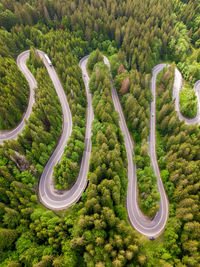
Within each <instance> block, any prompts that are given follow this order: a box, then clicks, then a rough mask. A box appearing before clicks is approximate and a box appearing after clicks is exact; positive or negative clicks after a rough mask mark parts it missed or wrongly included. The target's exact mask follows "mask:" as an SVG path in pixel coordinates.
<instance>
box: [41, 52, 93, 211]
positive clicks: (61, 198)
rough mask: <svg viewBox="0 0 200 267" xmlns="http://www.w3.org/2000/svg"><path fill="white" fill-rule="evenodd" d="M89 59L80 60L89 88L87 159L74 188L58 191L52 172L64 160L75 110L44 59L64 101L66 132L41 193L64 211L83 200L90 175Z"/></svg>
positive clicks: (45, 201)
mask: <svg viewBox="0 0 200 267" xmlns="http://www.w3.org/2000/svg"><path fill="white" fill-rule="evenodd" d="M87 60H88V56H86V57H84V58H83V59H82V60H81V61H80V62H79V66H80V68H81V69H82V73H83V80H84V83H85V88H86V95H87V122H86V133H85V151H84V152H83V158H82V161H81V166H80V172H79V175H78V178H77V180H76V182H75V184H74V185H73V187H72V188H71V189H70V190H63V191H60V190H56V189H55V187H54V185H53V180H52V175H53V168H54V166H55V165H56V164H57V163H58V162H59V160H60V159H61V157H62V155H63V152H64V148H65V146H66V142H67V140H68V138H69V136H70V134H71V129H72V118H71V112H70V109H69V106H68V102H67V98H66V96H65V93H64V90H63V89H62V85H61V84H60V81H59V79H58V76H57V74H56V72H55V70H54V68H53V67H50V66H49V65H48V63H47V62H46V60H44V62H45V65H46V68H47V70H48V72H49V75H50V77H51V79H52V81H53V84H54V86H55V88H56V91H57V94H58V97H59V99H60V101H61V105H62V109H63V122H64V125H63V132H62V136H61V138H60V140H59V143H58V145H57V147H56V149H55V151H54V152H53V154H52V156H51V158H50V159H49V161H48V163H47V164H46V166H45V169H44V171H43V173H42V176H41V178H40V182H39V188H38V195H39V198H40V201H41V202H42V204H43V205H45V206H46V207H48V208H50V209H54V210H61V209H65V208H68V207H70V206H71V205H73V204H74V203H75V202H77V201H78V200H79V198H80V197H81V195H82V193H83V191H84V190H85V188H86V186H87V174H88V171H89V158H90V154H91V150H92V145H91V135H92V133H91V125H92V121H93V119H94V114H93V108H92V95H91V94H90V93H89V76H88V74H87V69H86V66H87Z"/></svg>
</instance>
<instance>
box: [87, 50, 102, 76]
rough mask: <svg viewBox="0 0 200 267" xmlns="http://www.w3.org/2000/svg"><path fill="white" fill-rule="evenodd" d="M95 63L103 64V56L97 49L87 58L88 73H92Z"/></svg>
mask: <svg viewBox="0 0 200 267" xmlns="http://www.w3.org/2000/svg"><path fill="white" fill-rule="evenodd" d="M97 62H103V56H102V54H101V53H100V51H99V49H97V50H96V51H93V52H92V53H91V54H90V56H89V58H88V63H87V68H88V70H89V72H90V73H91V72H93V69H94V66H95V65H96V63H97Z"/></svg>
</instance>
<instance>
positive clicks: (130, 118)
mask: <svg viewBox="0 0 200 267" xmlns="http://www.w3.org/2000/svg"><path fill="white" fill-rule="evenodd" d="M0 27H1V28H0V134H1V132H3V130H10V129H13V128H15V127H16V126H17V125H18V123H19V122H20V121H21V120H22V119H23V115H24V113H25V112H26V108H27V105H28V101H29V86H28V83H27V81H26V79H25V77H24V75H23V74H22V73H21V72H20V70H19V68H18V66H17V64H16V63H15V62H16V60H17V56H18V55H19V54H20V53H21V52H23V51H25V50H29V49H30V58H29V60H28V61H27V66H28V68H29V69H30V71H31V72H32V74H33V75H34V77H35V79H36V81H37V88H35V104H34V106H33V110H32V114H31V116H30V118H29V119H28V120H27V121H26V125H25V127H24V129H23V132H22V134H21V135H19V136H18V138H17V139H16V140H9V141H6V142H4V143H3V144H0V266H2V267H6V266H9V267H14V266H15V267H18V266H19V267H20V266H27V267H29V266H34V267H39V266H40V267H42V266H54V267H61V266H69V267H72V266H74V267H75V266H83V267H84V266H89V267H93V266H94V267H103V266H106V267H110V266H114V267H121V266H129V267H132V266H147V267H149V266H165V267H171V266H177V267H185V266H189V267H190V266H191V267H196V266H200V200H199V198H200V179H199V176H200V167H199V166H200V128H199V126H198V125H197V124H193V125H186V124H185V122H184V121H180V119H179V117H178V115H177V112H176V110H175V101H174V98H173V83H174V79H175V74H174V73H175V69H176V68H178V69H179V71H180V72H181V74H182V76H183V84H182V89H181V91H180V110H181V113H182V114H183V115H184V116H186V117H187V118H193V117H195V116H196V114H197V113H198V112H197V109H198V108H197V96H196V94H195V92H194V89H193V87H194V84H195V82H196V81H197V80H200V0H144V1H140V0H126V1H123V0H85V1H84V0H57V1H53V0H35V1H32V0H27V1H25V0H18V1H15V0H0ZM37 49H39V50H42V51H44V52H45V53H46V54H47V55H48V56H49V58H50V59H51V61H52V64H53V66H54V67H55V70H56V72H57V74H58V76H59V79H60V81H61V84H62V86H63V89H64V92H65V94H66V97H67V100H68V103H69V107H70V110H71V113H72V121H73V127H72V133H71V136H70V138H69V140H68V142H67V144H66V147H65V150H64V154H63V156H62V158H61V161H60V162H59V163H58V164H57V165H56V166H55V167H54V172H53V182H54V186H55V189H56V190H58V191H59V190H60V192H62V190H66V189H70V188H72V186H73V185H74V183H75V182H76V179H77V177H78V174H79V171H80V165H81V159H82V157H83V154H84V149H85V143H84V138H85V134H86V128H85V127H86V122H87V112H86V110H87V98H86V91H85V86H84V81H83V78H82V73H81V69H80V67H79V65H78V64H79V60H80V59H81V58H82V57H84V56H85V55H89V54H90V56H89V59H88V64H87V70H88V73H89V76H90V83H89V88H90V93H91V94H92V96H93V100H92V101H93V103H92V105H93V109H94V120H93V123H92V153H91V157H90V164H89V173H88V184H87V188H86V189H85V191H84V193H83V194H82V196H81V198H80V200H79V201H78V202H77V203H75V204H74V205H72V206H71V207H70V208H68V209H66V210H55V211H53V210H50V209H47V208H45V207H44V206H43V205H42V204H41V203H40V201H39V198H38V184H39V180H40V176H41V174H42V172H43V170H44V167H45V165H46V164H47V162H48V160H49V158H50V156H51V154H52V153H53V151H54V150H55V147H56V145H57V143H58V140H59V138H60V136H61V134H62V108H61V103H60V101H59V98H58V96H57V94H56V90H55V88H54V86H53V83H52V81H51V79H50V77H49V74H48V72H47V70H46V68H45V66H44V64H43V62H42V60H41V59H40V57H39V56H38V53H37ZM103 55H106V56H107V57H108V59H109V61H110V66H111V68H110V69H109V68H108V67H107V66H106V65H105V64H104V60H103ZM158 63H167V64H169V66H168V67H166V68H164V70H163V71H162V72H161V73H160V74H159V75H158V78H157V82H156V91H157V98H156V114H154V115H155V116H156V118H155V119H156V153H157V160H158V165H159V169H160V173H161V178H162V181H163V183H164V188H165V191H166V194H167V197H168V200H169V218H168V221H167V224H166V227H165V229H164V230H163V232H162V234H161V235H160V236H159V237H157V238H155V240H149V239H148V238H147V237H145V236H143V235H141V234H139V233H138V232H137V231H136V230H135V229H134V228H133V227H132V225H131V224H130V222H129V218H128V213H127V209H126V204H127V203H126V195H127V187H128V178H127V165H128V162H127V157H126V149H125V144H124V136H123V134H122V132H121V130H120V122H119V115H118V113H117V112H116V111H115V108H114V104H113V100H112V95H111V89H112V86H113V85H114V86H115V87H116V89H117V92H118V95H119V98H120V102H121V105H122V108H123V112H124V116H125V119H126V123H127V126H128V129H129V131H130V134H131V138H132V142H133V144H134V162H135V164H136V166H137V179H138V204H139V207H140V209H141V211H142V212H143V214H144V215H145V216H146V217H147V218H150V219H151V218H154V216H155V215H156V213H157V211H158V210H159V201H160V194H159V192H158V186H157V182H156V181H157V178H156V176H155V174H154V171H153V167H152V166H151V160H150V156H149V143H148V142H149V133H150V126H149V125H150V116H151V110H150V103H151V101H152V93H151V90H150V88H151V77H152V71H153V68H154V67H155V66H156V65H157V64H158Z"/></svg>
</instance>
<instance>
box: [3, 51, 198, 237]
mask: <svg viewBox="0 0 200 267" xmlns="http://www.w3.org/2000/svg"><path fill="white" fill-rule="evenodd" d="M39 55H40V57H41V58H42V59H43V61H44V63H45V66H46V68H47V71H48V73H49V76H50V78H51V80H52V82H53V85H54V87H55V89H56V92H57V94H58V97H59V99H60V102H61V106H62V111H63V129H62V134H61V137H60V139H59V141H58V144H57V146H56V148H55V150H54V152H53V154H52V155H51V157H50V159H49V161H48V162H47V164H46V166H45V168H44V171H43V173H42V176H41V178H40V181H39V186H38V196H39V198H40V201H41V202H42V204H43V205H45V206H46V207H48V208H50V209H54V210H60V209H65V208H67V207H70V206H71V205H73V204H74V203H76V202H77V201H78V200H79V198H80V197H81V195H82V193H83V191H84V190H85V188H86V186H87V174H88V171H89V159H90V155H91V148H92V144H91V135H92V129H91V125H92V121H93V119H94V113H93V108H92V95H91V94H90V93H89V87H88V86H89V76H88V73H87V68H86V66H87V60H88V56H86V57H84V58H83V59H81V61H80V62H79V66H80V68H81V70H82V77H83V80H84V83H85V89H86V95H87V122H86V134H85V151H84V152H83V158H82V161H81V167H80V172H79V175H78V178H77V180H76V182H75V184H74V185H73V187H72V188H71V189H70V190H63V191H61V190H56V189H55V187H54V185H53V180H52V174H53V168H54V166H55V165H56V164H57V163H58V162H59V161H60V159H61V157H62V155H63V152H64V148H65V146H66V144H67V141H68V139H69V137H70V135H71V131H72V116H71V111H70V109H69V105H68V101H67V98H66V95H65V93H64V90H63V88H62V85H61V83H60V81H59V78H58V76H57V73H56V71H55V69H54V67H53V66H50V65H49V64H48V62H47V61H46V59H45V58H44V53H43V52H42V51H39ZM28 57H29V51H25V52H23V53H22V54H20V55H19V56H18V58H17V64H18V67H19V68H20V70H21V71H22V73H23V74H24V76H25V77H26V79H27V81H28V83H29V86H30V97H29V104H28V107H27V110H26V112H25V114H24V116H23V119H22V121H21V122H20V123H19V125H18V126H17V127H16V128H15V129H13V130H11V131H0V143H3V141H6V140H9V139H13V138H14V139H16V138H17V135H18V134H20V133H21V132H22V130H23V128H24V126H25V120H27V119H28V118H29V116H30V114H31V111H32V106H33V104H34V88H35V87H36V86H37V83H36V80H35V78H34V77H33V75H32V74H31V72H30V71H29V70H28V68H27V66H26V60H27V59H28ZM104 61H105V63H106V64H107V65H108V66H109V67H110V64H109V61H108V59H107V58H106V57H104ZM165 66H166V64H159V65H157V66H156V67H155V68H154V69H153V76H152V81H151V90H152V95H153V101H152V103H151V107H150V108H151V119H150V136H149V155H150V157H151V164H152V166H153V169H154V173H155V175H156V176H157V183H158V189H159V192H160V197H161V199H160V209H159V211H158V212H157V214H156V215H155V217H154V218H153V219H152V220H150V219H149V218H147V217H146V216H144V215H143V213H142V212H141V211H140V209H139V206H138V192H137V176H136V165H135V164H134V162H133V144H132V140H131V137H130V134H129V131H128V128H127V125H126V121H125V118H124V114H123V111H122V108H121V105H120V101H119V98H118V94H117V92H116V89H115V87H114V85H113V81H112V99H113V103H114V107H115V109H116V111H117V112H118V113H119V116H120V128H121V130H122V133H123V134H124V140H125V147H126V152H127V159H128V192H127V210H128V216H129V220H130V222H131V224H132V226H133V227H134V228H135V229H136V230H137V231H138V232H139V233H141V234H143V235H145V236H147V237H157V236H159V235H160V234H161V233H162V231H163V230H164V228H165V225H166V222H167V219H168V213H169V207H168V200H167V196H166V193H165V190H164V187H163V183H162V180H161V178H160V171H159V167H158V163H157V157H156V132H155V125H156V118H155V114H156V107H155V105H156V103H155V99H156V77H157V75H158V73H159V72H160V71H162V69H163V68H164V67H165ZM181 86H182V77H181V74H180V72H179V71H178V70H177V69H176V70H175V80H174V87H173V97H174V99H175V108H176V110H177V112H178V115H179V118H180V119H184V120H185V122H186V123H187V124H191V123H199V119H200V118H199V112H200V111H199V110H200V107H199V105H200V81H198V82H197V83H196V84H195V90H196V93H197V97H198V112H197V116H196V117H195V118H193V119H186V118H184V117H183V116H182V115H181V113H180V107H179V92H180V89H181Z"/></svg>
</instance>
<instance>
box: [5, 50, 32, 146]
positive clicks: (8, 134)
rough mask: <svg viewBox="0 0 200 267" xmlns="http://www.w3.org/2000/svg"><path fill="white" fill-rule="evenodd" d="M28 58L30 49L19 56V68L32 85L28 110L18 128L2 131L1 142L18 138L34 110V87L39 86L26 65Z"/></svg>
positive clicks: (30, 85)
mask: <svg viewBox="0 0 200 267" xmlns="http://www.w3.org/2000/svg"><path fill="white" fill-rule="evenodd" d="M28 58H29V51H25V52H23V53H21V54H20V55H19V56H18V57H17V65H18V68H19V69H20V70H21V72H22V73H23V74H24V76H25V77H26V79H27V81H28V84H29V87H30V95H29V102H28V106H27V110H26V112H25V113H24V116H23V118H22V120H21V122H20V123H19V124H18V125H17V127H16V128H14V129H12V130H10V131H7V130H5V131H4V130H2V131H0V144H2V143H3V141H6V140H10V139H17V135H18V134H21V133H22V130H23V129H24V126H25V120H28V118H29V117H30V114H31V112H32V107H33V105H34V102H35V101H34V88H35V87H37V83H36V80H35V78H34V76H33V74H32V73H31V72H30V71H29V69H28V68H27V66H26V61H27V59H28Z"/></svg>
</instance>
